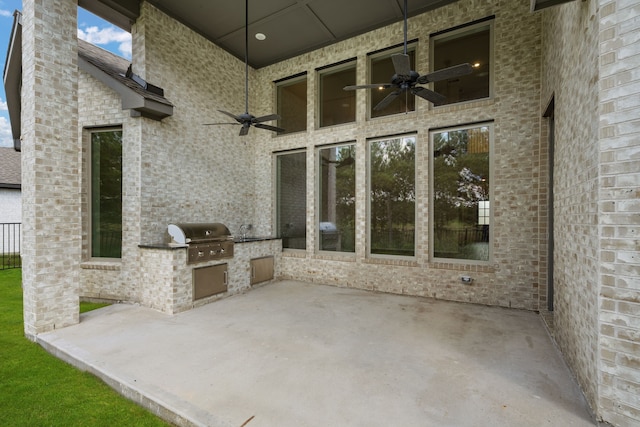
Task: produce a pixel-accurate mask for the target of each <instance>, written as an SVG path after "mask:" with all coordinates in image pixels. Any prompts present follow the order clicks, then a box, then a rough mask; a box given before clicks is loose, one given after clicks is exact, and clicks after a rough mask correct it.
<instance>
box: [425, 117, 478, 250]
mask: <svg viewBox="0 0 640 427" xmlns="http://www.w3.org/2000/svg"><path fill="white" fill-rule="evenodd" d="M432 141H433V221H432V222H433V256H434V257H436V258H453V259H472V260H480V261H488V260H489V224H490V216H489V203H490V197H489V188H490V186H489V176H490V171H489V165H490V162H489V141H490V128H489V126H479V127H475V128H469V129H456V130H448V131H440V132H436V133H433V134H432Z"/></svg>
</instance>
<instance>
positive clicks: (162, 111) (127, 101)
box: [78, 57, 173, 120]
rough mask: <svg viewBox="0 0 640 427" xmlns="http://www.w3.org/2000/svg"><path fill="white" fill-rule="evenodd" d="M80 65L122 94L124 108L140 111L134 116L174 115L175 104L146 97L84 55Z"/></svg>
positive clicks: (154, 117)
mask: <svg viewBox="0 0 640 427" xmlns="http://www.w3.org/2000/svg"><path fill="white" fill-rule="evenodd" d="M78 67H79V68H80V69H81V70H82V71H85V72H87V73H89V74H90V75H91V76H92V77H94V78H95V79H97V80H98V81H100V82H102V83H104V84H105V85H106V86H107V87H109V88H110V89H112V90H113V91H115V92H116V93H117V94H118V95H120V99H121V100H122V109H123V110H133V111H136V112H137V113H138V114H136V113H133V112H132V116H142V117H148V118H150V119H153V120H162V119H164V118H165V117H168V116H171V115H173V105H171V104H168V103H162V102H158V101H154V100H152V99H148V98H145V97H144V96H143V95H141V94H139V93H137V92H135V91H134V90H132V89H131V88H129V87H128V86H127V85H125V84H122V83H121V82H119V81H118V80H117V79H114V78H113V77H111V76H110V75H108V74H107V73H105V72H104V71H102V70H101V69H100V68H98V67H96V66H95V65H93V64H92V63H90V62H89V61H87V60H85V59H84V58H82V57H79V58H78Z"/></svg>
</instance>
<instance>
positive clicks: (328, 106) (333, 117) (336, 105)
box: [318, 61, 356, 127]
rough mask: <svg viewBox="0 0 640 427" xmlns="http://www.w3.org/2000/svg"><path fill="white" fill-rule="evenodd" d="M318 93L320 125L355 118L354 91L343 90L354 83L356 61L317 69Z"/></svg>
mask: <svg viewBox="0 0 640 427" xmlns="http://www.w3.org/2000/svg"><path fill="white" fill-rule="evenodd" d="M318 80H319V85H320V87H319V93H320V102H319V104H320V105H319V110H320V123H319V126H320V127H325V126H333V125H339V124H342V123H349V122H354V121H355V120H356V91H355V90H344V89H343V88H344V87H345V86H347V85H354V84H356V62H355V61H349V62H347V63H344V64H341V65H337V66H332V67H330V68H325V69H322V70H319V71H318Z"/></svg>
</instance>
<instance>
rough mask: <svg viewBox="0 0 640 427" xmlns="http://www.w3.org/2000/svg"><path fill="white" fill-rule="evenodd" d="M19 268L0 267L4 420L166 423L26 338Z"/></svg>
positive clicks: (0, 415)
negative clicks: (4, 268) (2, 268)
mask: <svg viewBox="0 0 640 427" xmlns="http://www.w3.org/2000/svg"><path fill="white" fill-rule="evenodd" d="M21 273H22V270H20V269H12V270H0V426H12V427H13V426H16V427H18V426H29V427H32V426H37V427H40V426H65V427H66V426H83V427H84V426H110V427H111V426H168V425H169V424H167V423H165V422H164V421H162V420H161V419H160V418H157V417H156V416H155V415H153V414H151V413H150V412H148V411H146V410H145V409H143V408H142V407H140V406H138V405H137V404H135V403H133V402H131V401H129V400H127V399H125V398H124V397H122V396H120V395H119V394H117V393H116V392H115V391H114V390H112V389H111V388H110V387H109V386H107V385H106V384H105V383H103V382H102V381H101V380H100V379H98V378H97V377H95V376H93V375H91V374H89V373H86V372H82V371H80V370H78V369H76V368H74V367H72V366H71V365H68V364H66V363H65V362H63V361H61V360H59V359H57V358H55V357H54V356H52V355H50V354H49V353H47V352H46V351H45V350H44V349H43V348H42V347H40V346H39V345H38V344H35V343H32V342H31V341H29V340H28V339H26V338H25V336H24V329H23V320H22V288H21V286H20V283H21V277H20V276H21Z"/></svg>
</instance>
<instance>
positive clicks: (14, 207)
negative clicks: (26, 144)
mask: <svg viewBox="0 0 640 427" xmlns="http://www.w3.org/2000/svg"><path fill="white" fill-rule="evenodd" d="M20 182H21V180H20V152H18V151H16V150H14V149H13V148H7V147H0V252H4V253H14V252H19V251H20V231H19V230H20V226H19V225H15V224H20V223H21V222H22V202H21V200H22V196H21V191H20V187H21V185H20Z"/></svg>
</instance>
